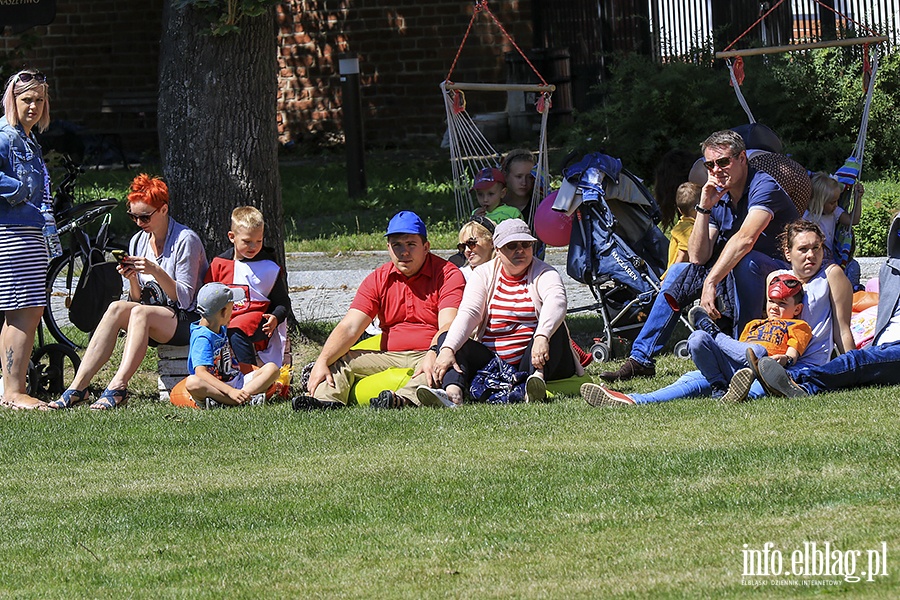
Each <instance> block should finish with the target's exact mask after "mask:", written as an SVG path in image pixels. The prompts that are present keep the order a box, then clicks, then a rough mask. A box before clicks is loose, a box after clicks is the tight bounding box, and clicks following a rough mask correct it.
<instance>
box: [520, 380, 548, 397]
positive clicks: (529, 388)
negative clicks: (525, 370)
mask: <svg viewBox="0 0 900 600" xmlns="http://www.w3.org/2000/svg"><path fill="white" fill-rule="evenodd" d="M546 400H547V384H546V382H544V378H543V377H541V376H540V375H537V374H535V375H529V376H528V379H526V380H525V402H546Z"/></svg>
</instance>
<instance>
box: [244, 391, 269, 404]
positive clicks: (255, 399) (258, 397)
mask: <svg viewBox="0 0 900 600" xmlns="http://www.w3.org/2000/svg"><path fill="white" fill-rule="evenodd" d="M265 403H266V393H265V392H260V393H258V394H253V395H252V396H250V400H249V401H248V402H247V404H249V405H250V406H262V405H263V404H265Z"/></svg>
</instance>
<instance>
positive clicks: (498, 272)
mask: <svg viewBox="0 0 900 600" xmlns="http://www.w3.org/2000/svg"><path fill="white" fill-rule="evenodd" d="M536 241H537V240H536V239H535V238H534V237H533V236H532V235H531V231H530V230H529V228H528V225H527V224H525V222H524V221H522V220H521V219H508V220H506V221H503V222H502V223H500V224H499V225H497V228H496V230H495V232H494V247H495V248H496V249H497V255H496V256H495V257H494V258H493V259H492V260H491V261H489V262H488V263H485V264H484V265H482V266H480V267H479V268H478V269H475V270H474V271H473V273H472V275H471V277H470V278H469V280H468V281H467V283H466V289H465V291H464V292H463V299H462V303H461V304H460V306H459V312H458V313H457V316H456V318H455V319H454V320H453V323H452V324H451V325H450V330H449V331H448V332H447V333H446V334H445V335H442V336H441V337H440V338H439V339H438V349H439V352H438V358H437V360H436V361H435V366H434V378H435V380H436V381H439V382H441V388H428V387H424V386H422V387H420V388H419V389H418V390H417V394H419V395H424V396H437V397H439V398H440V397H442V396H443V397H447V398H449V399H450V400H451V401H453V402H454V403H455V404H461V403H462V401H463V397H464V395H465V393H466V391H467V390H468V389H469V385H470V384H471V381H472V378H473V377H474V375H475V374H476V373H477V372H478V370H479V369H481V368H483V367H484V366H485V365H487V364H488V363H489V362H490V361H491V359H492V358H493V357H494V356H495V355H496V356H498V357H500V358H501V359H502V360H503V361H504V362H506V363H508V364H509V365H512V366H513V367H515V368H516V369H517V370H518V371H524V372H526V373H528V379H527V381H526V385H525V392H526V394H525V399H526V401H531V402H535V401H541V400H544V399H545V398H546V395H547V388H546V384H545V383H544V382H545V381H546V380H553V379H564V378H566V377H571V376H572V375H575V374H578V375H581V374H582V373H584V369H583V368H582V366H581V364H580V363H579V362H578V360H576V358H575V355H574V354H573V352H572V347H571V345H570V342H569V333H568V330H567V329H566V327H565V324H564V319H565V316H566V289H565V286H564V285H563V282H562V278H561V277H560V275H559V273H558V272H557V271H556V269H554V268H553V267H551V266H550V265H548V264H547V263H545V262H544V261H542V260H540V259H538V258H535V257H534V242H536ZM473 338H474V339H473ZM431 404H433V403H431Z"/></svg>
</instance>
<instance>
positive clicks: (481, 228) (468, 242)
mask: <svg viewBox="0 0 900 600" xmlns="http://www.w3.org/2000/svg"><path fill="white" fill-rule="evenodd" d="M493 236H494V223H493V221H491V220H490V219H488V218H487V217H479V216H474V217H472V220H470V221H468V222H466V224H465V225H463V226H462V229H460V230H459V244H457V246H456V249H457V250H459V253H460V254H462V255H463V256H464V257H465V259H466V264H464V265H463V266H462V267H460V270H461V271H462V274H463V276H464V277H465V278H466V281H468V280H469V277H471V275H472V269H474V268H475V267H477V266H478V265H483V264H484V263H486V262H487V261H489V260H491V259H492V258H494V241H493V239H492V238H493Z"/></svg>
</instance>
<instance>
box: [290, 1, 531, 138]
mask: <svg viewBox="0 0 900 600" xmlns="http://www.w3.org/2000/svg"><path fill="white" fill-rule="evenodd" d="M373 4H375V5H381V6H380V7H379V6H376V7H372V6H371V5H373ZM489 6H490V7H491V10H492V11H493V12H494V14H495V15H496V16H497V18H498V19H499V21H500V22H501V23H502V24H503V26H504V28H506V30H507V31H508V32H509V33H510V34H511V35H512V36H513V37H514V39H516V42H517V43H518V44H519V45H520V46H521V47H522V48H523V50H526V51H527V50H528V49H529V48H530V46H531V37H532V35H531V14H530V10H529V6H530V3H529V2H527V0H505V1H497V0H495V1H492V2H490V4H489ZM473 7H474V2H472V1H471V0H469V1H447V0H394V1H392V2H384V1H382V2H372V1H370V2H366V3H363V2H361V1H346V0H345V1H343V2H333V1H329V2H325V1H324V0H291V1H290V2H285V3H283V4H282V5H281V7H279V10H278V23H279V36H280V56H279V64H280V66H281V72H280V87H281V90H282V98H281V100H280V103H279V127H280V130H281V132H282V137H283V140H284V141H289V140H291V141H298V142H299V141H302V140H305V139H308V138H310V137H317V138H325V139H326V140H327V139H329V138H334V139H340V130H341V111H340V107H341V84H340V77H339V73H338V55H339V54H341V53H353V54H355V55H357V56H358V57H359V61H360V81H361V85H362V104H363V125H364V128H365V135H366V141H367V142H368V143H371V144H378V145H411V146H416V145H420V144H422V143H433V142H435V141H436V140H438V139H439V138H440V136H441V135H443V132H444V125H443V121H444V106H443V101H442V99H441V93H440V89H439V87H438V86H439V85H440V83H441V81H443V80H444V78H445V77H446V75H447V72H448V70H449V69H450V65H451V64H452V62H453V57H454V56H455V55H456V51H457V49H458V47H459V44H460V43H461V42H462V39H463V35H464V34H465V31H466V27H467V26H468V24H469V21H470V19H471V15H472V11H473ZM512 49H513V48H512V47H511V46H510V45H509V43H508V42H507V41H506V40H505V38H504V36H503V34H502V33H501V32H500V31H499V29H498V28H497V27H496V25H494V24H493V23H492V22H491V21H490V19H489V18H488V16H487V15H486V14H481V15H479V17H478V19H477V21H476V24H475V25H474V26H473V28H472V32H471V34H470V36H469V39H468V41H467V42H466V45H465V47H464V49H463V53H462V55H461V57H460V61H459V63H458V65H457V67H456V70H455V71H454V74H453V79H454V80H456V81H466V82H501V83H502V82H505V81H506V65H505V61H504V52H506V51H510V50H512ZM468 101H469V107H470V110H476V111H477V110H495V111H496V110H503V108H504V106H505V103H506V97H505V95H503V94H496V93H486V94H480V95H478V94H475V93H470V94H468ZM482 103H483V107H482Z"/></svg>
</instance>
